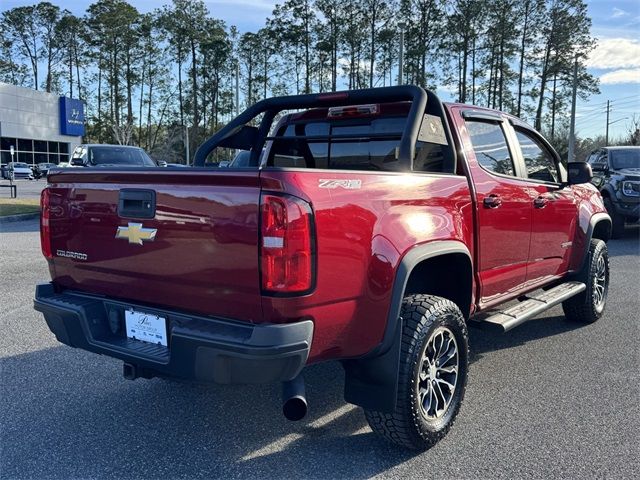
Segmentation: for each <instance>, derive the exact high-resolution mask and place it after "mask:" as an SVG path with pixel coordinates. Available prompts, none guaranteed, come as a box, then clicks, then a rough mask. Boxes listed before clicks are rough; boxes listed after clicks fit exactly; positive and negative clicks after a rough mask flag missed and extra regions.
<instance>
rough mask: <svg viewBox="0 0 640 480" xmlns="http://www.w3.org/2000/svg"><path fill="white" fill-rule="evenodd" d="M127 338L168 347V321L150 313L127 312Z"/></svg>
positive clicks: (125, 315)
mask: <svg viewBox="0 0 640 480" xmlns="http://www.w3.org/2000/svg"><path fill="white" fill-rule="evenodd" d="M124 318H125V323H126V326H127V337H129V338H133V339H134V340H142V341H143V342H148V343H155V344H159V345H164V346H165V347H166V346H167V321H166V320H165V319H164V318H162V317H158V316H157V315H151V314H149V313H142V312H136V311H135V310H126V311H125V314H124Z"/></svg>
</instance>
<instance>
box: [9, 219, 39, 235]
mask: <svg viewBox="0 0 640 480" xmlns="http://www.w3.org/2000/svg"><path fill="white" fill-rule="evenodd" d="M39 231H40V221H39V220H38V219H37V218H34V219H31V220H18V221H17V222H1V223H0V233H25V232H39Z"/></svg>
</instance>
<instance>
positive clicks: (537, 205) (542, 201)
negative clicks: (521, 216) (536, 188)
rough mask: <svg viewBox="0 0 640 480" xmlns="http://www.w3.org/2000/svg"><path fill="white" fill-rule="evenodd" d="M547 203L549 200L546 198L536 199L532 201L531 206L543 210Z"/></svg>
mask: <svg viewBox="0 0 640 480" xmlns="http://www.w3.org/2000/svg"><path fill="white" fill-rule="evenodd" d="M548 203H549V199H548V198H547V197H542V196H540V197H538V198H536V199H535V200H534V201H533V206H534V207H535V208H544V207H546V206H547V204H548Z"/></svg>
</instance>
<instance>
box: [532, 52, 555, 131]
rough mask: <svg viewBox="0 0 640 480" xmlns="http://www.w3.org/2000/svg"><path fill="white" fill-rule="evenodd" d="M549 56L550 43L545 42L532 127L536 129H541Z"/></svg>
mask: <svg viewBox="0 0 640 480" xmlns="http://www.w3.org/2000/svg"><path fill="white" fill-rule="evenodd" d="M550 57H551V43H550V42H547V46H546V50H545V56H544V61H543V63H542V73H541V74H540V98H539V99H538V108H537V110H536V121H535V125H534V127H535V128H536V130H538V131H540V130H542V108H543V107H544V90H545V88H546V86H547V76H548V75H549V73H548V68H549V59H550Z"/></svg>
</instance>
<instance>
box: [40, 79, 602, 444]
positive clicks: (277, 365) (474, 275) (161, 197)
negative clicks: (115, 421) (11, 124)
mask: <svg viewBox="0 0 640 480" xmlns="http://www.w3.org/2000/svg"><path fill="white" fill-rule="evenodd" d="M285 109H286V110H297V112H296V113H289V114H285V115H283V116H281V117H279V120H278V121H277V123H276V124H275V125H273V126H272V125H271V122H273V119H274V118H276V117H277V116H278V114H279V113H280V112H281V111H282V110H285ZM261 115H263V116H262V119H263V120H262V123H261V125H260V127H259V128H258V127H254V126H251V123H252V122H253V121H254V119H255V118H257V117H259V116H261ZM271 127H273V128H271ZM267 132H272V133H271V134H269V135H270V136H268V137H267ZM217 147H222V148H226V149H243V150H250V151H253V152H262V151H263V147H264V154H262V155H253V156H251V157H250V159H249V165H248V166H247V167H246V168H243V169H205V168H191V169H187V170H186V171H184V172H181V174H180V175H173V174H172V173H171V172H167V171H166V170H161V169H155V170H153V171H149V170H147V171H144V170H143V169H137V170H129V171H127V170H124V169H123V170H121V171H118V170H116V169H112V170H109V171H108V172H105V171H100V169H86V170H85V171H78V169H76V170H75V171H71V170H70V169H67V170H57V171H56V172H52V173H51V174H50V175H49V182H50V184H51V186H50V187H47V188H45V189H44V190H43V193H42V218H41V242H42V252H43V254H44V256H45V258H46V260H47V262H48V264H49V267H50V268H49V271H50V272H51V275H52V279H51V282H49V283H44V284H40V285H38V286H37V287H36V294H35V308H36V310H38V311H40V312H42V313H43V314H44V317H45V320H46V322H47V324H48V326H49V328H50V329H51V331H52V332H53V333H54V334H55V335H56V337H57V339H58V340H59V341H60V342H62V343H65V344H67V345H71V346H73V347H76V348H81V349H84V350H88V351H91V352H94V353H98V354H103V355H107V356H111V357H115V358H118V359H120V360H122V361H123V362H124V365H123V374H124V377H125V378H127V379H131V380H133V379H136V378H151V377H156V376H158V377H179V378H185V379H196V380H198V381H205V382H214V383H221V384H232V383H269V382H281V383H282V391H283V404H282V410H283V413H284V414H285V416H286V417H287V418H288V419H291V420H299V419H301V418H302V417H304V415H305V414H306V412H307V401H306V397H305V390H304V380H303V377H302V376H301V372H302V371H303V368H304V367H305V366H306V365H310V364H314V363H319V362H325V361H329V360H333V361H340V363H341V364H342V366H343V367H344V369H345V372H346V373H345V389H344V395H345V399H346V401H347V402H350V403H353V404H356V405H360V406H361V407H363V408H364V412H365V416H366V419H367V421H368V423H369V425H370V426H371V428H372V429H373V430H374V431H375V432H377V433H378V434H380V435H381V436H383V437H385V438H386V439H388V440H389V441H391V442H393V443H396V444H398V445H401V446H403V447H406V448H410V449H418V450H422V449H426V448H429V447H431V446H432V445H434V444H435V443H436V442H438V441H439V440H440V439H442V438H443V437H444V435H445V434H446V433H447V431H448V430H449V429H450V427H451V425H452V423H453V421H454V419H455V418H456V416H457V414H458V412H459V410H460V407H461V404H462V400H463V397H464V393H465V387H466V384H467V373H468V368H469V341H468V338H469V337H468V326H469V325H470V324H471V323H475V324H476V325H478V326H481V327H485V328H487V329H488V330H489V331H490V332H491V331H493V332H495V333H497V332H505V331H507V330H510V329H512V328H514V327H516V326H518V325H520V324H522V323H524V322H526V321H528V320H530V319H532V318H534V317H536V316H538V315H539V314H540V313H542V312H543V311H545V310H547V309H549V308H551V307H553V306H555V305H559V304H562V307H563V310H564V313H565V315H566V317H567V318H568V319H569V320H571V321H576V322H582V323H592V322H596V321H597V320H598V319H599V318H601V317H602V315H603V314H604V311H605V307H606V301H607V292H608V288H609V260H608V254H607V245H606V242H607V240H608V239H609V234H610V230H611V219H610V217H609V215H608V214H607V213H606V210H605V208H604V205H603V203H602V197H601V195H600V193H599V192H598V190H597V189H596V188H595V187H594V186H593V185H592V184H591V183H590V181H591V178H592V176H591V169H590V167H589V166H588V165H587V164H585V163H584V162H578V163H569V164H568V168H565V166H564V165H563V163H562V162H561V160H560V157H559V155H558V154H557V153H556V152H555V150H554V149H553V148H552V147H551V146H550V144H549V143H548V142H547V141H546V140H545V139H544V138H543V137H542V136H541V135H540V134H539V133H538V132H536V131H535V130H534V129H533V128H532V127H530V126H529V125H527V124H526V123H524V122H522V121H521V120H519V119H518V118H516V117H514V116H512V115H509V114H506V113H502V112H499V111H496V110H490V109H487V108H482V107H476V106H471V105H462V104H455V103H444V104H443V103H442V102H441V101H440V99H439V98H438V97H437V96H436V95H435V93H433V92H431V91H425V90H423V89H422V88H420V87H417V86H409V85H407V86H396V87H387V88H377V89H367V90H356V91H348V92H339V93H337V94H336V93H329V94H317V95H300V96H292V97H279V98H272V99H266V100H262V101H260V102H259V103H257V104H256V105H253V106H251V107H249V108H248V109H247V110H246V111H245V112H243V113H242V114H241V115H240V116H239V117H237V118H236V119H234V120H232V121H230V122H229V123H228V124H227V125H226V126H224V127H223V128H222V129H221V130H220V131H219V132H217V133H216V134H215V135H214V136H213V137H211V138H209V139H208V140H206V141H205V142H204V143H203V144H202V145H201V146H200V148H199V149H198V150H197V152H196V155H195V157H194V165H195V166H196V167H200V166H203V165H204V163H205V161H206V159H207V158H208V157H209V155H210V154H211V153H212V152H213V151H214V149H216V148H217ZM89 220H91V221H89ZM513 302H518V303H517V304H516V305H514V304H513ZM582 333H584V332H582ZM566 335H571V332H569V333H567V334H566ZM78 358H80V357H78ZM523 361H524V360H523ZM541 361H542V360H541ZM543 368H547V366H545V367H543ZM554 368H562V366H561V365H559V366H554ZM595 375H596V376H597V373H595ZM480 388H481V386H480ZM559 388H562V386H559ZM505 399H506V401H508V395H507V396H505ZM567 401H575V402H576V404H578V403H579V402H580V399H579V398H577V397H576V398H572V399H569V400H567ZM577 414H578V413H577Z"/></svg>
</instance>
